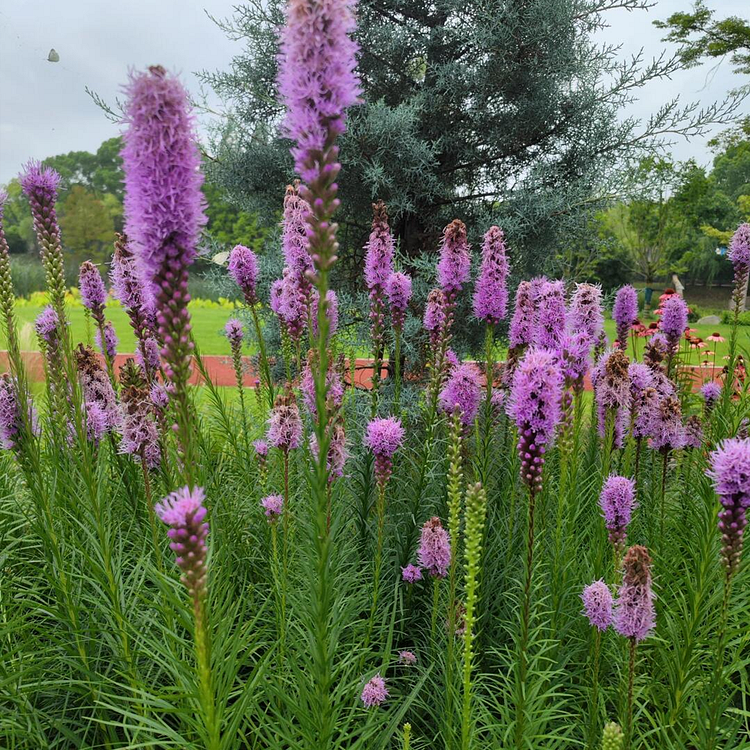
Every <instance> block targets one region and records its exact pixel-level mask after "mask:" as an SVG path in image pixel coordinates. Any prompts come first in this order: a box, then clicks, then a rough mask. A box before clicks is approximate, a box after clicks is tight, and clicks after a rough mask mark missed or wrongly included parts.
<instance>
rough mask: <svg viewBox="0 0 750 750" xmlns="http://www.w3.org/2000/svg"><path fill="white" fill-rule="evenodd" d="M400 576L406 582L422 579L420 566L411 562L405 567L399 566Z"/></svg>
mask: <svg viewBox="0 0 750 750" xmlns="http://www.w3.org/2000/svg"><path fill="white" fill-rule="evenodd" d="M401 577H402V578H403V579H404V581H406V582H407V583H416V582H417V581H421V580H422V568H420V567H419V566H418V565H414V564H413V563H409V564H408V565H407V566H406V567H405V568H401Z"/></svg>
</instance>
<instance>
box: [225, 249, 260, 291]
mask: <svg viewBox="0 0 750 750" xmlns="http://www.w3.org/2000/svg"><path fill="white" fill-rule="evenodd" d="M227 270H228V271H229V275H230V276H231V277H232V278H233V279H234V281H235V283H236V284H237V286H238V287H239V288H240V291H241V292H242V294H243V295H244V296H245V302H247V304H248V305H254V304H256V302H257V301H258V295H257V287H258V259H257V258H256V257H255V253H254V252H253V251H252V250H251V249H250V248H249V247H245V246H244V245H235V246H234V247H233V248H232V251H231V252H230V253H229V263H228V264H227Z"/></svg>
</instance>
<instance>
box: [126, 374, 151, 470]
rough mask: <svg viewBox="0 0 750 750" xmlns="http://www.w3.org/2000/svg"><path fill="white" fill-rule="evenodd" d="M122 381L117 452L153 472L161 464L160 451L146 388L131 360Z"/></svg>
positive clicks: (148, 392) (149, 397)
mask: <svg viewBox="0 0 750 750" xmlns="http://www.w3.org/2000/svg"><path fill="white" fill-rule="evenodd" d="M122 380H123V387H122V389H121V391H120V404H121V406H120V408H121V430H122V440H121V441H120V450H121V451H122V452H123V453H125V454H128V455H131V456H138V457H142V458H143V459H144V460H145V462H146V466H147V467H148V468H149V469H156V468H158V466H159V464H160V463H161V448H160V446H159V429H158V426H157V424H156V420H155V419H154V413H153V409H152V401H151V394H150V391H149V388H148V387H147V386H146V385H145V383H143V382H142V380H141V379H140V376H139V375H138V372H137V370H136V369H135V365H134V363H133V361H132V360H131V361H129V363H127V364H126V365H125V368H124V369H123V372H122Z"/></svg>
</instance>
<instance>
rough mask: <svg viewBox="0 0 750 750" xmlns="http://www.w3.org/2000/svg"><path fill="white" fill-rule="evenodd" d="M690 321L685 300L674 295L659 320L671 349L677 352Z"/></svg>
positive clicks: (666, 303) (667, 302) (666, 304)
mask: <svg viewBox="0 0 750 750" xmlns="http://www.w3.org/2000/svg"><path fill="white" fill-rule="evenodd" d="M687 322H688V308H687V305H686V304H685V300H684V299H682V297H678V296H677V295H676V294H674V295H672V296H671V297H670V298H669V299H668V300H667V301H666V302H665V303H664V310H663V311H662V314H661V320H660V321H659V330H661V332H662V333H663V334H664V335H665V336H666V337H667V343H668V344H669V346H670V348H671V351H672V352H676V351H677V349H678V347H679V345H680V338H681V337H682V334H683V333H685V329H686V328H687Z"/></svg>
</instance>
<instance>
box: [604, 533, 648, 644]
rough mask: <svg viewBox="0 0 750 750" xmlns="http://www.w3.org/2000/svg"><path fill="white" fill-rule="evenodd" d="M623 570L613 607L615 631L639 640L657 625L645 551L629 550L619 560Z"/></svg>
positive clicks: (637, 548) (642, 548)
mask: <svg viewBox="0 0 750 750" xmlns="http://www.w3.org/2000/svg"><path fill="white" fill-rule="evenodd" d="M622 570H623V573H622V586H620V591H619V594H618V597H617V603H616V604H615V617H614V626H615V630H616V631H617V632H618V633H619V634H620V635H622V636H624V637H625V638H634V639H635V640H636V641H642V640H643V639H644V638H645V637H646V636H647V635H648V634H649V633H650V632H651V631H652V630H653V628H654V625H655V624H656V612H655V610H654V593H653V591H652V589H651V557H650V556H649V554H648V550H647V549H646V548H645V547H641V546H639V545H635V546H633V547H631V548H630V549H629V550H628V551H627V553H626V554H625V558H624V559H623V561H622Z"/></svg>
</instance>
